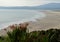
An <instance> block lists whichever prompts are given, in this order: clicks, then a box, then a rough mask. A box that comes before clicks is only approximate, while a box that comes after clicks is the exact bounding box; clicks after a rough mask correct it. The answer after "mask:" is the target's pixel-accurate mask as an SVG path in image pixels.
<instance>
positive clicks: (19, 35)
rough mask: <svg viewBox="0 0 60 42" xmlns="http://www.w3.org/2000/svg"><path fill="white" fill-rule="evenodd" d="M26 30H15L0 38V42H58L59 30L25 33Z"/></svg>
mask: <svg viewBox="0 0 60 42" xmlns="http://www.w3.org/2000/svg"><path fill="white" fill-rule="evenodd" d="M26 30H27V29H25V30H22V29H15V30H13V31H12V32H7V34H8V36H6V37H3V36H1V37H0V42H60V29H49V30H46V31H44V30H42V31H32V32H30V33H27V32H26Z"/></svg>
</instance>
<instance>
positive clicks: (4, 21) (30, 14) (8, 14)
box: [0, 9, 46, 29]
mask: <svg viewBox="0 0 60 42" xmlns="http://www.w3.org/2000/svg"><path fill="white" fill-rule="evenodd" d="M45 16H46V15H45V14H44V13H42V12H40V11H37V10H20V9H18V10H17V9H1V10H0V29H4V28H6V27H8V26H9V25H12V24H19V23H23V22H28V21H36V19H38V18H39V19H42V18H43V17H45Z"/></svg>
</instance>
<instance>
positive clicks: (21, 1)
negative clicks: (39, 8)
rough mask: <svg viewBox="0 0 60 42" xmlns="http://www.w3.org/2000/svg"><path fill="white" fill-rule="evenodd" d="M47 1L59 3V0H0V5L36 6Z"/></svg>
mask: <svg viewBox="0 0 60 42" xmlns="http://www.w3.org/2000/svg"><path fill="white" fill-rule="evenodd" d="M48 3H60V0H0V6H36V5H43V4H48Z"/></svg>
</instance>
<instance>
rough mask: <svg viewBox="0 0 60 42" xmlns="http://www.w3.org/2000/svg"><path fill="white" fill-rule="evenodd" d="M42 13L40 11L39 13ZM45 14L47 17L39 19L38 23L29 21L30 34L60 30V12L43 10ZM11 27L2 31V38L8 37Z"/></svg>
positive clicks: (0, 31) (0, 33) (0, 32)
mask: <svg viewBox="0 0 60 42" xmlns="http://www.w3.org/2000/svg"><path fill="white" fill-rule="evenodd" d="M38 12H40V11H38ZM41 12H43V13H44V14H46V17H44V18H42V19H41V18H38V19H36V21H35V22H34V21H29V22H28V23H29V25H28V27H27V29H28V30H29V32H31V31H38V30H47V29H51V28H54V29H55V28H57V29H60V12H59V11H51V10H43V11H41ZM10 30H11V29H9V27H7V28H6V30H4V29H2V30H0V36H1V35H6V34H7V31H10Z"/></svg>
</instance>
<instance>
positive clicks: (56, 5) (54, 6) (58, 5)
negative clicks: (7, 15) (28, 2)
mask: <svg viewBox="0 0 60 42" xmlns="http://www.w3.org/2000/svg"><path fill="white" fill-rule="evenodd" d="M0 9H30V10H31V9H32V10H40V9H60V3H48V4H45V5H40V6H16V7H2V6H1V7H0Z"/></svg>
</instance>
